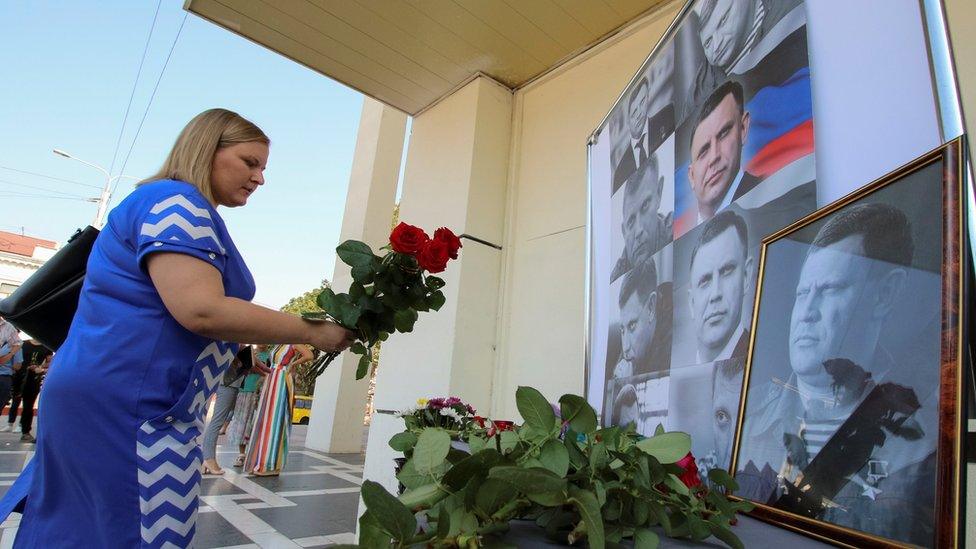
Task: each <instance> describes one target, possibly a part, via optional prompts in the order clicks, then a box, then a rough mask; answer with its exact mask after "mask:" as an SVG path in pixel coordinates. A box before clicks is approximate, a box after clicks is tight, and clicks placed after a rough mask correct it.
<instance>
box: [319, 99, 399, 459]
mask: <svg viewBox="0 0 976 549" xmlns="http://www.w3.org/2000/svg"><path fill="white" fill-rule="evenodd" d="M406 124H407V116H406V115H405V114H403V113H402V112H400V111H398V110H396V109H393V108H391V107H387V106H385V105H384V104H383V103H380V102H378V101H375V100H373V99H369V98H366V99H364V101H363V112H362V117H361V119H360V121H359V136H358V138H357V140H356V150H355V153H354V155H353V162H352V173H351V174H350V176H349V192H348V194H347V196H346V209H345V212H344V213H343V216H342V231H341V233H340V241H345V240H349V239H354V240H362V241H363V242H366V243H367V244H369V245H370V246H372V247H373V249H374V250H375V249H378V248H379V247H380V246H383V245H385V244H386V243H387V242H388V238H389V234H390V224H391V222H392V220H393V207H394V204H395V200H396V186H397V179H398V177H399V174H400V161H401V159H402V156H403V139H404V136H405V130H406ZM351 283H352V276H351V275H350V271H349V267H348V266H346V265H345V264H343V263H342V262H341V261H339V260H338V258H337V259H336V265H335V269H334V271H333V275H332V285H333V287H334V288H337V290H336V291H344V290H345V289H346V288H348V287H349V285H350V284H351ZM358 359H359V356H358V355H353V354H352V353H343V354H342V355H340V356H339V357H338V358H337V359H336V360H335V361H334V362H333V363H332V365H331V366H329V367H328V368H327V369H326V371H325V373H323V374H322V375H321V376H319V378H318V380H317V381H316V382H315V398H314V399H313V401H312V416H311V419H310V420H309V426H308V435H307V438H306V440H305V446H307V447H309V448H311V449H313V450H319V451H323V452H332V453H352V452H361V451H362V446H363V445H362V442H363V415H364V413H365V411H366V391H367V389H368V387H369V378H368V377H367V378H364V379H362V380H359V381H356V366H357V365H358V363H359V360H358Z"/></svg>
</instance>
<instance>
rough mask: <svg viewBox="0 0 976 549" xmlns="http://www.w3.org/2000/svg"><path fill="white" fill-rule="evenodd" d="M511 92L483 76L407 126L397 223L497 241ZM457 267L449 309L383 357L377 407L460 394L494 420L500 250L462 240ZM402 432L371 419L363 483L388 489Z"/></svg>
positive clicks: (450, 281)
mask: <svg viewBox="0 0 976 549" xmlns="http://www.w3.org/2000/svg"><path fill="white" fill-rule="evenodd" d="M511 116H512V93H511V91H510V90H509V89H507V88H505V87H503V86H502V85H500V84H498V83H496V82H495V81H493V80H491V79H489V78H486V77H479V78H477V79H475V80H473V81H472V82H470V83H469V84H468V85H466V86H464V87H463V88H461V89H459V90H458V91H457V92H455V93H454V94H453V95H451V96H449V97H447V98H445V99H444V100H443V101H441V102H440V103H438V104H437V105H435V106H434V107H432V108H430V109H429V110H427V111H426V112H424V113H422V114H421V115H420V116H417V117H415V118H414V120H413V126H412V133H411V136H410V148H409V151H408V153H407V164H406V171H405V174H404V182H403V193H402V195H401V199H400V219H401V220H402V221H405V222H407V223H410V224H412V225H417V226H419V227H422V228H424V229H425V230H427V231H428V233H430V232H431V231H433V230H434V229H436V228H438V227H441V226H445V227H448V228H450V229H452V230H454V231H455V232H456V233H457V234H462V233H466V234H468V235H472V236H475V237H477V238H479V239H482V240H485V241H488V242H491V243H496V244H498V243H501V242H502V240H503V236H504V234H503V233H504V214H505V189H506V180H507V173H508V161H509V145H510V140H511ZM463 243H464V248H463V249H462V250H461V256H460V259H459V260H458V261H454V262H452V263H451V264H449V266H448V269H447V271H445V272H444V273H442V275H438V276H442V277H443V278H444V280H445V281H446V282H447V286H446V287H445V288H444V293H445V296H446V297H447V303H446V304H445V305H444V307H443V308H441V310H440V311H438V312H430V313H421V315H420V319H419V320H418V321H417V324H416V327H415V330H414V332H413V333H410V334H403V335H401V334H396V335H394V336H391V337H390V339H389V340H388V341H386V342H385V343H384V344H383V350H382V352H381V353H380V366H379V373H378V374H377V382H376V394H375V395H374V404H375V406H376V409H377V410H403V409H407V408H410V407H412V406H414V405H415V404H416V400H417V399H418V398H420V397H433V396H458V397H460V398H462V399H463V400H465V401H466V402H469V403H471V404H472V405H473V406H474V407H475V408H477V409H478V410H479V411H481V412H482V413H490V410H489V406H490V404H491V401H492V400H491V392H492V386H491V385H492V379H493V375H492V374H493V369H494V364H495V342H496V339H495V325H496V320H497V314H498V299H499V283H500V282H499V281H500V273H501V265H502V262H501V251H500V250H498V249H497V248H495V247H491V246H488V245H485V244H481V243H478V242H475V241H473V240H469V239H464V240H463ZM402 429H403V421H402V420H401V419H399V418H397V417H395V416H393V415H389V414H383V413H377V414H375V415H374V416H373V421H372V424H371V425H370V430H369V442H368V445H367V451H366V466H365V476H366V478H368V479H371V480H375V481H377V482H381V483H382V484H384V486H386V487H387V489H390V490H391V491H392V490H394V489H395V488H396V481H395V477H394V475H393V461H392V460H393V458H394V457H396V455H395V453H394V452H393V450H391V449H390V447H389V446H388V445H387V441H388V440H389V438H390V437H391V436H392V435H393V434H395V433H397V432H399V431H401V430H402Z"/></svg>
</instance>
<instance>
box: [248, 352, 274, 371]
mask: <svg viewBox="0 0 976 549" xmlns="http://www.w3.org/2000/svg"><path fill="white" fill-rule="evenodd" d="M251 364H252V365H253V366H254V369H255V370H257V371H258V373H259V374H261V375H263V376H266V375H268V374H270V373H271V368H268V365H267V364H265V363H264V361H263V360H261V359H260V358H258V351H257V349H256V348H254V347H253V346H252V347H251Z"/></svg>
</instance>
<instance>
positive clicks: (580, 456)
mask: <svg viewBox="0 0 976 549" xmlns="http://www.w3.org/2000/svg"><path fill="white" fill-rule="evenodd" d="M516 402H517V405H518V409H519V412H520V413H521V415H522V417H523V418H524V419H525V423H523V424H522V425H514V424H512V425H510V428H506V429H501V428H499V425H498V424H499V422H498V421H490V420H487V421H486V420H484V419H483V418H482V421H480V422H479V421H477V420H474V419H472V421H470V422H467V423H465V424H464V425H465V426H466V427H465V428H464V429H460V430H458V433H459V435H460V437H461V438H462V439H463V440H464V441H466V442H467V443H468V444H469V448H470V451H469V452H463V451H460V450H458V449H457V448H453V447H452V445H451V438H452V434H451V433H450V432H448V430H446V429H444V428H441V427H438V426H422V427H420V428H419V429H418V428H416V427H417V426H416V425H414V426H413V427H411V426H410V425H408V427H407V430H406V431H404V432H403V433H399V434H397V435H396V436H394V437H393V438H392V439H391V440H390V446H391V447H393V449H395V450H397V451H400V452H403V453H404V455H405V456H407V457H409V459H408V460H407V461H406V463H405V464H404V466H403V468H402V470H401V471H399V473H398V475H397V478H398V479H399V480H400V482H401V483H402V484H403V485H404V486H405V487H406V491H405V492H404V493H403V494H401V495H400V496H399V497H395V496H393V495H392V494H390V493H389V492H387V491H386V490H385V489H384V488H383V487H382V486H381V485H379V484H378V483H375V482H371V481H366V482H364V483H363V486H362V492H361V493H362V497H363V501H364V503H365V504H366V508H367V511H366V512H365V513H364V514H363V516H362V517H360V546H361V547H368V548H379V547H383V548H388V547H391V546H392V547H408V546H426V547H437V548H442V547H443V548H448V547H464V548H473V547H482V546H485V545H490V544H492V543H497V542H498V541H499V540H498V538H499V536H501V535H503V534H504V533H505V532H507V530H508V527H509V521H511V520H514V519H527V520H533V521H535V523H536V524H537V525H538V526H539V527H541V528H543V529H545V531H546V533H547V535H548V536H550V537H551V538H552V539H554V540H559V541H562V542H564V543H569V544H573V543H576V542H578V541H581V540H584V539H585V540H586V541H587V543H588V545H589V547H591V548H593V549H601V548H603V547H606V546H607V544H610V543H618V542H620V541H621V540H623V539H625V538H627V539H633V541H634V546H635V547H637V548H642V549H643V548H651V547H656V546H657V543H658V537H657V534H656V531H663V532H664V534H665V535H667V536H671V537H677V538H688V539H692V540H704V539H706V538H709V537H710V536H714V537H716V538H718V539H719V540H721V541H722V542H724V543H726V544H727V545H729V546H730V547H741V546H742V544H741V542H740V540H739V539H738V538H737V537H736V535H735V534H734V533H733V532H732V529H731V526H732V524H734V521H735V514H736V513H737V512H738V511H743V510H747V509H749V508H750V507H751V505H749V504H748V503H745V502H733V501H730V500H729V499H728V498H727V497H726V495H725V494H723V493H722V492H720V491H716V490H711V489H709V487H708V486H706V485H705V484H704V483H702V481H701V479H700V478H699V476H698V471H697V467H696V466H695V460H694V457H693V456H692V455H691V452H690V448H691V439H690V437H689V436H688V435H687V434H685V433H678V432H670V433H667V432H664V430H663V428H659V429H658V431H657V432H656V433H655V435H654V436H652V437H650V438H647V437H642V436H640V435H638V434H637V433H636V432H635V430H634V428H633V427H632V426H630V427H626V428H624V427H609V428H602V429H601V428H598V425H597V417H596V412H595V411H594V410H593V408H592V407H591V406H590V405H589V404H588V403H587V402H586V401H585V399H583V398H582V397H580V396H577V395H563V397H561V398H560V399H559V406H558V408H557V409H556V410H554V406H553V405H551V404H550V403H549V402H548V401H546V399H545V398H544V397H543V396H542V394H541V393H540V392H539V391H537V390H535V389H532V388H530V387H520V388H519V389H518V391H517V392H516ZM410 417H413V416H410ZM405 419H406V418H405ZM708 478H709V481H710V483H712V484H713V485H715V486H717V487H721V488H722V489H724V490H725V491H728V492H731V491H732V490H734V489H736V483H735V481H734V480H733V479H732V478H731V477H730V476H729V475H728V473H727V472H725V471H723V470H721V469H714V470H712V471H710V472H709V475H708ZM652 527H655V528H654V529H652Z"/></svg>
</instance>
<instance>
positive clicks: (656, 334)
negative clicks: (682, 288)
mask: <svg viewBox="0 0 976 549" xmlns="http://www.w3.org/2000/svg"><path fill="white" fill-rule="evenodd" d="M671 258H672V253H671V246H670V245H669V246H667V247H666V248H664V249H663V250H661V251H660V252H658V253H657V254H655V255H654V256H652V257H650V258H648V259H647V260H646V261H643V262H641V263H640V264H639V265H638V266H637V267H635V268H633V269H631V270H629V271H627V272H626V273H625V274H624V275H623V276H622V277H620V279H618V280H617V281H616V282H614V283H613V284H611V285H610V289H611V291H614V295H616V296H617V302H616V304H615V306H614V307H611V323H610V330H609V333H608V336H607V369H606V374H607V379H608V380H610V379H622V378H629V377H631V376H634V375H639V374H646V373H664V374H667V371H668V369H669V368H670V367H671V339H672V335H671V334H672V328H671V324H672V317H673V311H672V310H673V305H672V299H673V293H674V292H673V289H672V286H673V284H672V282H671V269H672V266H671ZM608 383H609V381H608Z"/></svg>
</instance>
